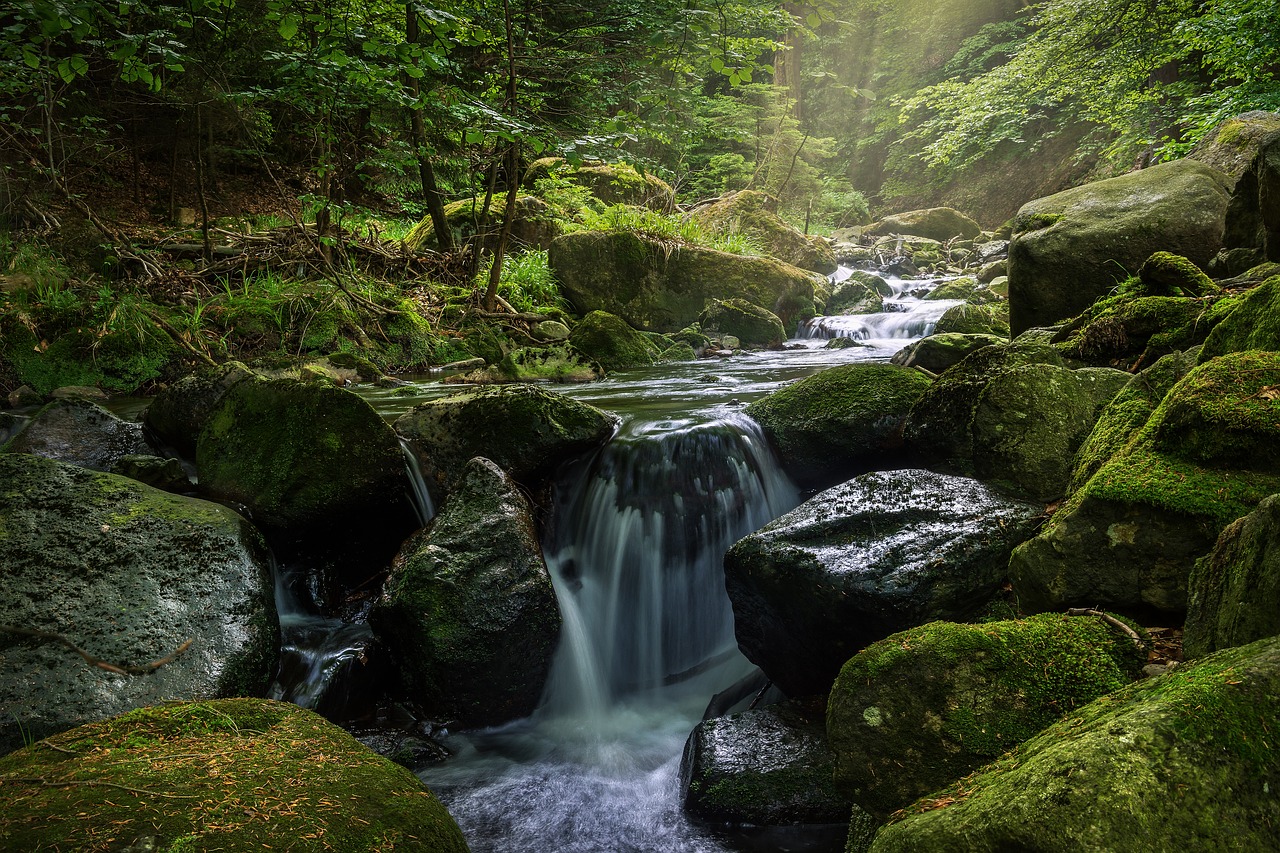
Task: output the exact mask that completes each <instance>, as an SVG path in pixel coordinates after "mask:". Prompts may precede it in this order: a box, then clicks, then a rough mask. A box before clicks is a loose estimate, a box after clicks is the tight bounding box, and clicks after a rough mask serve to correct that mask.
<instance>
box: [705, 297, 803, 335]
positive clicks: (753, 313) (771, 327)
mask: <svg viewBox="0 0 1280 853" xmlns="http://www.w3.org/2000/svg"><path fill="white" fill-rule="evenodd" d="M699 322H700V323H701V324H702V328H704V329H707V330H708V331H716V332H721V333H722V334H728V335H733V336H734V337H736V338H738V340H740V341H741V342H742V345H743V346H746V347H767V346H777V345H779V344H781V343H782V342H783V341H785V340H786V339H787V332H786V330H785V329H784V328H783V327H782V321H781V320H779V319H778V317H777V315H775V314H774V313H773V312H772V311H768V310H765V309H764V308H761V307H760V306H759V305H752V304H751V303H750V302H748V301H746V300H745V299H726V300H723V301H721V300H719V299H716V300H713V301H712V303H711V304H710V305H708V306H707V309H706V310H705V311H703V312H702V316H701V317H700V318H699Z"/></svg>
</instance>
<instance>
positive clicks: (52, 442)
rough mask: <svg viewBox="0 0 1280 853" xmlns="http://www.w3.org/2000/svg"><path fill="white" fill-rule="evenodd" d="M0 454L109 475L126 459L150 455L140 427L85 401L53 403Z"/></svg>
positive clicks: (40, 412) (150, 450)
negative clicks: (41, 459) (26, 456)
mask: <svg viewBox="0 0 1280 853" xmlns="http://www.w3.org/2000/svg"><path fill="white" fill-rule="evenodd" d="M0 450H3V451H4V452H7V453H30V454H33V455H35V456H43V457H45V458H46V459H56V460H58V461H59V462H68V463H70V464H72V465H79V466H81V467H83V468H92V469H93V470H95V471H110V470H111V469H112V468H113V467H115V465H116V463H117V462H119V461H120V460H121V459H123V458H124V457H126V456H133V455H147V454H150V453H152V452H153V451H152V449H151V446H150V445H149V444H147V442H146V439H144V438H143V436H142V425H141V424H136V423H130V422H128V421H125V420H122V419H120V418H118V417H116V416H115V415H114V414H112V413H111V412H109V411H107V410H106V409H104V408H102V407H101V406H99V405H97V404H96V403H91V402H89V401H88V400H74V399H73V400H54V401H53V402H52V403H50V404H49V405H47V406H45V407H44V408H43V409H41V410H40V411H38V412H36V414H35V415H34V416H33V417H32V419H31V421H30V423H28V424H27V425H26V427H25V428H24V429H23V430H22V431H21V432H19V433H18V434H17V435H15V436H14V437H13V438H11V439H10V440H9V441H8V443H6V444H5V445H4V446H3V447H2V448H0Z"/></svg>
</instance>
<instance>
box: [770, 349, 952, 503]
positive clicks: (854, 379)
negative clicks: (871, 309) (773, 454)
mask: <svg viewBox="0 0 1280 853" xmlns="http://www.w3.org/2000/svg"><path fill="white" fill-rule="evenodd" d="M929 383H930V380H929V378H928V377H926V376H925V375H924V374H923V373H921V372H920V371H918V370H911V369H910V368H905V367H897V366H896V365H884V364H879V365H876V364H847V365H842V366H840V367H832V368H828V369H827V370H823V371H820V372H818V373H815V374H813V375H812V376H809V377H806V378H805V379H802V380H800V381H799V382H796V383H793V384H791V385H788V386H786V387H784V388H781V389H779V390H777V391H775V392H773V393H772V394H770V395H769V396H768V397H765V398H764V399H762V400H757V401H756V402H754V403H752V404H751V405H749V406H748V407H747V408H746V413H747V415H748V416H750V417H751V418H753V419H754V420H755V421H757V422H758V423H759V424H760V426H761V427H763V428H764V431H765V434H766V435H767V436H768V437H769V440H770V442H772V444H773V445H774V447H775V448H777V450H778V455H779V457H780V458H781V460H782V464H783V466H784V467H785V468H786V469H787V470H788V472H790V473H791V474H792V476H794V477H796V478H797V479H799V480H801V481H803V482H805V483H811V484H821V485H830V484H831V483H834V482H838V481H839V480H840V479H844V478H847V477H849V476H852V475H853V474H854V473H859V469H861V470H866V469H867V468H869V467H871V466H872V465H883V464H886V463H890V462H891V460H892V458H893V457H892V454H893V452H894V451H896V450H898V449H900V448H901V447H902V425H903V422H904V421H905V420H906V416H907V413H908V412H909V411H910V410H911V407H912V406H913V405H914V404H915V403H916V401H917V400H919V399H920V397H921V396H922V395H923V394H924V393H925V391H926V390H928V388H929Z"/></svg>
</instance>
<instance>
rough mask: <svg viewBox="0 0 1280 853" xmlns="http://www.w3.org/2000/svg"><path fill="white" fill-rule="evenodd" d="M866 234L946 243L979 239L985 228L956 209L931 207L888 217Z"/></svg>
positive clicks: (870, 228) (869, 227) (868, 227)
mask: <svg viewBox="0 0 1280 853" xmlns="http://www.w3.org/2000/svg"><path fill="white" fill-rule="evenodd" d="M865 231H866V233H868V234H910V235H912V236H915V237H928V238H929V239H931V240H939V241H942V242H946V241H947V240H951V239H953V238H955V237H967V238H973V237H977V236H978V234H980V233H981V232H982V226H981V225H979V224H978V223H977V222H975V221H973V220H972V219H971V218H969V217H968V216H966V215H965V214H963V213H961V212H960V211H958V210H956V209H955V208H951V207H931V208H926V209H924V210H908V211H905V212H903V213H895V214H894V215H892V216H886V217H885V218H883V219H881V220H880V221H879V222H876V223H875V224H873V225H869V226H867V228H866V229H865Z"/></svg>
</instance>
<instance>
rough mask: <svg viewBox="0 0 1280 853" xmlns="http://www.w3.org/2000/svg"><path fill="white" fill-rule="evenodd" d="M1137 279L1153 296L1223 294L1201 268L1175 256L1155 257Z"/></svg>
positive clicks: (1157, 253)
mask: <svg viewBox="0 0 1280 853" xmlns="http://www.w3.org/2000/svg"><path fill="white" fill-rule="evenodd" d="M1138 279H1139V280H1140V281H1141V283H1142V285H1143V290H1144V291H1145V292H1146V293H1147V294H1148V295H1151V296H1206V295H1208V294H1212V293H1217V292H1219V291H1220V290H1221V288H1219V287H1218V285H1216V284H1214V283H1213V279H1211V278H1209V276H1207V275H1205V273H1204V271H1203V270H1201V269H1200V268H1199V267H1198V266H1196V265H1195V264H1193V263H1192V262H1191V261H1190V260H1188V259H1187V258H1184V257H1183V256H1182V255H1175V254H1174V253H1173V252H1155V253H1153V254H1152V255H1151V257H1149V258H1147V259H1146V261H1144V262H1143V264H1142V267H1141V268H1140V269H1139V270H1138Z"/></svg>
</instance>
